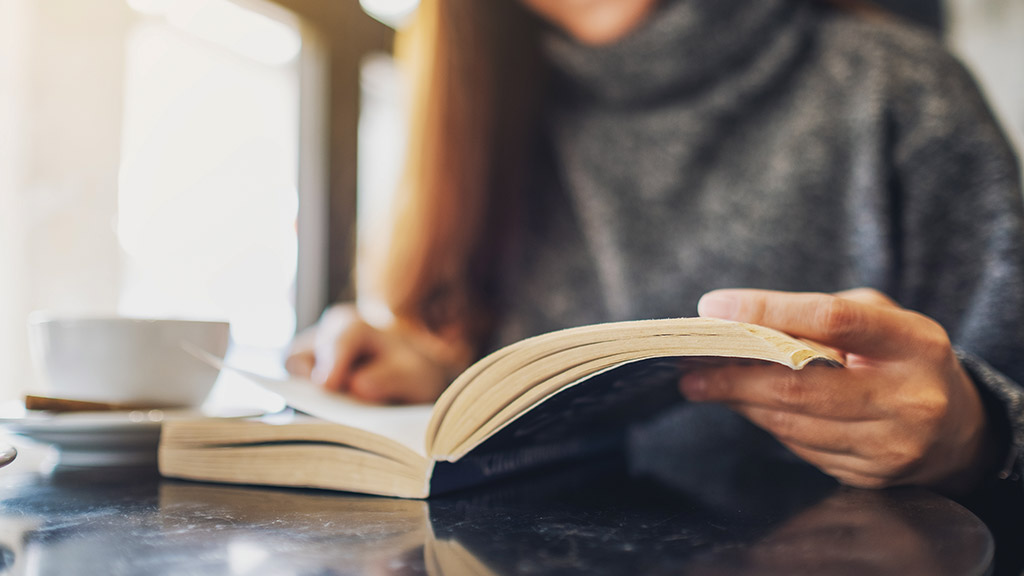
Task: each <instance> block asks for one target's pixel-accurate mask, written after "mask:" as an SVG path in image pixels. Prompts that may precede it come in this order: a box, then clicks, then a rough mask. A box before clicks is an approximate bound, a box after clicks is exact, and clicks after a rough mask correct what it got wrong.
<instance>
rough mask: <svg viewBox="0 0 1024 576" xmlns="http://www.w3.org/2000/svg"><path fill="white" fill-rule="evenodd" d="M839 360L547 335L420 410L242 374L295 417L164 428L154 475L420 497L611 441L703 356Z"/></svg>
mask: <svg viewBox="0 0 1024 576" xmlns="http://www.w3.org/2000/svg"><path fill="white" fill-rule="evenodd" d="M749 360H754V361H764V362H774V363H777V364H781V365H784V366H788V367H789V368H792V369H794V370H799V369H802V368H803V367H804V366H806V365H807V364H809V363H811V362H821V363H823V364H830V365H834V366H840V365H841V364H842V359H841V358H840V357H839V355H837V354H836V353H835V352H834V351H832V350H829V349H827V348H824V347H822V346H819V345H816V344H814V343H811V342H807V341H804V340H800V339H796V338H792V337H790V336H787V335H785V334H782V333H781V332H777V331H775V330H771V329H768V328H763V327H760V326H754V325H750V324H742V323H737V322H728V321H723V320H713V319H705V318H676V319H663V320H639V321H631V322H617V323H607V324H596V325H591V326H583V327H579V328H571V329H567V330H561V331H557V332H550V333H547V334H543V335H540V336H535V337H533V338H529V339H526V340H522V341H519V342H516V343H514V344H511V345H509V346H506V347H505V348H502V349H500V350H498V351H496V352H494V353H492V354H490V355H488V356H486V357H484V358H483V359H481V360H480V361H478V362H476V363H475V364H473V365H472V366H470V367H469V368H468V369H467V370H466V371H465V372H463V373H462V374H461V375H460V376H459V377H458V378H457V379H456V380H455V381H454V382H453V383H452V384H451V386H449V387H448V389H447V390H446V391H445V392H444V393H443V394H442V395H441V397H440V398H439V399H438V401H437V402H436V403H435V404H434V405H432V406H430V405H426V406H377V405H369V404H364V403H360V402H355V401H352V400H350V399H347V398H345V397H344V396H341V395H337V394H332V393H329V392H326V391H323V390H321V389H319V388H317V387H315V386H313V385H312V384H311V383H309V382H305V381H301V380H294V379H293V380H288V381H279V380H273V379H268V378H262V377H259V376H256V375H251V374H250V375H249V376H250V377H251V378H252V379H254V380H255V381H256V382H257V383H258V384H260V385H261V386H263V387H265V388H267V389H268V390H271V391H273V392H276V393H278V394H280V395H281V396H282V397H283V398H284V399H285V401H286V402H287V403H288V404H289V405H290V406H291V407H292V408H294V409H295V410H297V411H300V412H303V413H305V414H306V415H308V416H306V415H298V416H295V417H293V418H289V419H287V420H286V421H284V422H277V421H268V420H251V421H247V420H230V419H223V420H217V419H214V420H196V421H191V422H169V423H167V424H165V425H164V429H163V432H162V435H161V440H160V456H159V461H160V472H161V473H162V474H164V475H165V476H170V477H176V478H185V479H192V480H203V481H212V482H228V483H238V484H263V485H275V486H294V487H310V488H324V489H331V490H344V491H350V492H362V493H367V494H379V495H385V496H398V497H405V498H426V497H429V496H431V495H434V494H439V493H442V492H448V491H451V490H455V489H459V488H464V487H467V486H471V485H474V484H478V483H481V482H484V481H487V480H490V479H494V478H498V477H502V476H505V475H508V474H510V473H512V472H516V471H518V470H522V469H524V468H530V467H535V466H540V465H544V464H549V463H552V462H555V461H558V460H564V459H571V458H580V457H584V456H587V455H591V454H594V453H597V452H601V451H605V450H609V449H612V448H615V447H617V446H619V445H620V444H621V440H622V437H623V431H624V430H625V428H626V427H627V426H628V425H629V424H630V423H632V422H636V421H638V420H642V419H645V418H649V417H651V416H652V415H654V414H655V413H657V412H659V411H661V410H663V409H665V408H667V407H669V406H671V405H673V404H675V403H678V402H682V401H683V398H682V396H681V395H680V393H679V391H678V382H679V378H680V377H681V375H682V373H683V372H685V371H686V370H687V369H689V368H692V367H693V366H694V365H698V364H701V363H706V362H731V361H749Z"/></svg>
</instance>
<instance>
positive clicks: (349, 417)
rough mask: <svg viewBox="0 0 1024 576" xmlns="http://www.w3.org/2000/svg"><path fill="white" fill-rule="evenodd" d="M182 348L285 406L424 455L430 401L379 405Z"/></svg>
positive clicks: (301, 380) (300, 379) (193, 348)
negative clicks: (235, 375)
mask: <svg viewBox="0 0 1024 576" xmlns="http://www.w3.org/2000/svg"><path fill="white" fill-rule="evenodd" d="M185 344H186V343H182V347H183V348H185V350H186V351H187V352H189V353H190V354H192V355H194V356H196V357H197V358H199V359H200V360H202V361H203V362H206V363H208V364H211V365H212V366H215V367H217V368H219V369H221V370H230V371H231V372H234V373H235V374H238V375H240V376H244V377H245V378H246V379H248V380H250V381H251V382H253V383H254V384H256V385H258V386H260V387H261V388H263V389H265V390H268V391H270V392H273V393H274V394H277V395H278V396H280V397H281V398H283V399H284V402H285V404H287V405H288V406H289V407H291V408H294V409H295V410H299V411H301V412H305V413H306V414H309V415H310V416H313V417H315V418H319V419H321V420H326V421H328V422H333V423H335V424H343V425H345V426H351V427H353V428H360V429H362V430H366V431H367V432H371V433H373V434H377V435H379V436H383V437H385V438H389V439H391V440H394V441H395V442H398V443H399V444H401V445H403V446H405V447H407V448H409V449H410V450H412V451H413V452H415V453H416V454H419V455H420V456H424V457H426V455H427V451H426V431H427V423H428V422H429V421H430V412H431V409H432V408H433V405H431V404H419V405H411V406H383V405H380V404H370V403H367V402H361V401H359V400H355V399H353V398H350V397H348V396H345V395H343V394H338V393H336V392H329V391H327V390H324V389H323V388H321V387H320V386H317V385H316V384H314V383H312V382H310V381H309V380H305V379H302V378H295V377H291V378H288V379H284V380H282V379H278V378H271V377H269V376H264V375H262V374H256V373H254V372H249V371H248V370H243V369H241V368H236V367H234V366H229V365H228V364H225V363H224V361H223V360H222V359H220V358H218V357H216V356H214V355H212V354H210V353H208V352H206V351H205V350H201V349H199V348H197V347H195V346H191V345H189V346H186V345H185Z"/></svg>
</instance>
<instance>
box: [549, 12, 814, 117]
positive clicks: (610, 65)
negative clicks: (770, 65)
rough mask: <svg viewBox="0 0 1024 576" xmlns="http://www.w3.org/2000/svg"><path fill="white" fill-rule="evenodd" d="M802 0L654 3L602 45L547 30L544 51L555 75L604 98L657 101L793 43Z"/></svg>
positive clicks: (798, 30) (703, 84)
mask: <svg viewBox="0 0 1024 576" xmlns="http://www.w3.org/2000/svg"><path fill="white" fill-rule="evenodd" d="M805 8H806V2H805V1H804V0H756V1H754V2H751V1H749V0H662V2H661V4H660V5H659V6H658V8H656V9H655V12H654V13H653V14H652V15H651V16H650V17H649V18H648V19H647V20H646V21H645V22H644V23H643V24H641V25H640V27H639V28H638V29H636V30H634V31H633V32H631V33H630V34H629V35H627V36H626V37H624V38H622V39H621V40H619V41H617V42H615V43H612V44H607V45H602V46H587V45H583V44H580V43H578V42H576V41H575V40H573V39H572V38H570V37H569V36H567V35H566V34H564V33H563V32H561V31H559V30H555V29H553V28H552V29H549V30H548V32H547V33H546V34H545V36H544V51H545V53H546V54H547V56H548V60H549V61H550V63H551V65H552V67H553V68H554V71H555V75H556V79H559V80H560V81H562V82H565V83H566V84H567V85H568V87H569V88H571V89H572V90H573V91H574V92H578V93H582V95H585V96H587V97H590V98H594V99H596V100H600V101H605V102H609V103H617V104H628V103H637V102H646V101H652V100H657V99H659V98H661V97H663V96H664V95H666V94H679V93H680V92H684V93H685V92H688V91H691V90H698V89H701V88H706V87H708V85H709V84H713V83H715V82H716V81H717V80H719V79H721V78H723V77H724V76H727V75H729V74H732V73H735V71H736V70H737V68H739V69H742V68H744V67H746V66H757V65H759V62H758V60H759V58H758V55H759V54H763V53H766V52H770V51H771V50H772V47H773V45H775V44H777V43H780V42H781V43H787V44H793V36H794V35H795V34H800V33H801V31H802V30H803V26H802V24H801V23H802V22H803V21H804V18H802V17H801V16H802V14H803V13H805V12H806V10H805Z"/></svg>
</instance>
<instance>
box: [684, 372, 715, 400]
mask: <svg viewBox="0 0 1024 576" xmlns="http://www.w3.org/2000/svg"><path fill="white" fill-rule="evenodd" d="M680 389H681V390H682V392H683V396H686V398H687V399H688V400H700V399H702V398H704V396H705V395H706V394H707V389H708V382H707V380H705V379H704V377H703V376H700V375H699V374H687V375H686V376H683V380H682V382H680Z"/></svg>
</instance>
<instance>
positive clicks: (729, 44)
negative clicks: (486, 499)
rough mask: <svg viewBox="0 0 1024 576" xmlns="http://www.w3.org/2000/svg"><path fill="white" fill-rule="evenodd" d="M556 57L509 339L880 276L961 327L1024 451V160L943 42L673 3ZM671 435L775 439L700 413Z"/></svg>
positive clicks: (512, 271) (559, 41)
mask: <svg viewBox="0 0 1024 576" xmlns="http://www.w3.org/2000/svg"><path fill="white" fill-rule="evenodd" d="M545 52H546V54H547V57H548V60H549V62H550V65H551V69H552V81H551V82H549V93H548V99H547V109H546V115H545V123H544V126H545V130H544V135H545V139H544V144H543V146H541V147H540V148H539V150H540V151H541V152H542V153H541V154H538V156H541V157H542V158H543V160H544V161H543V163H542V168H541V169H539V170H537V180H536V185H535V186H533V187H531V188H530V190H528V191H527V192H526V193H525V197H526V204H527V206H528V208H529V209H528V210H527V214H528V217H527V221H526V222H525V227H524V230H523V232H524V233H523V235H522V241H521V242H520V243H519V246H520V248H521V250H520V251H519V253H518V256H516V257H514V258H512V259H511V261H510V262H509V263H508V266H507V267H506V269H505V276H504V280H503V282H502V285H503V286H504V288H505V289H506V290H507V292H506V298H505V299H504V316H503V318H504V319H503V321H502V323H501V324H500V327H499V332H498V344H503V343H507V342H510V341H513V340H516V339H519V338H522V337H525V336H528V335H531V334H535V333H539V332H543V331H547V330H551V329H555V328H561V327H566V326H572V325H579V324H585V323H592V322H599V321H608V320H620V319H631V318H655V317H669V316H687V315H694V314H695V312H696V302H697V300H698V298H699V297H700V296H701V295H702V294H703V293H705V292H707V291H708V290H711V289H715V288H723V287H757V288H769V289H777V290H792V291H825V292H832V291H837V290H843V289H847V288H852V287H857V286H869V287H873V288H876V289H878V290H880V291H882V292H884V293H886V294H888V295H890V296H891V297H893V298H895V299H896V300H897V301H899V302H900V304H902V305H903V306H905V307H907V308H911V309H914V310H918V311H920V312H923V313H925V314H927V315H928V316H931V317H932V318H935V319H936V320H938V321H939V322H940V323H941V324H942V325H943V326H944V327H945V328H946V330H947V331H948V332H949V334H950V336H951V338H952V340H953V342H954V345H955V346H956V347H957V350H958V352H959V354H960V356H961V359H962V361H963V363H964V365H965V366H966V368H967V369H968V371H969V372H970V373H971V374H972V376H973V377H974V379H975V381H976V382H977V384H978V386H979V389H980V390H981V391H982V394H983V397H984V398H985V399H986V401H987V402H988V405H989V411H990V414H991V415H992V418H993V421H994V422H995V423H996V426H997V427H999V428H1000V430H1001V433H1002V436H1003V438H1004V439H1005V441H1006V443H1007V446H1008V447H1009V446H1010V445H1011V443H1012V444H1016V446H1017V447H1019V448H1020V453H1021V454H1024V391H1022V388H1021V386H1020V385H1019V384H1018V383H1019V382H1024V235H1022V230H1024V229H1022V222H1024V220H1022V206H1021V204H1022V203H1021V190H1020V186H1019V182H1020V180H1019V177H1018V172H1017V163H1016V159H1015V157H1014V155H1013V152H1012V151H1011V148H1010V147H1009V146H1008V144H1007V142H1006V140H1005V138H1004V136H1003V134H1002V133H1001V132H1000V129H999V128H998V126H997V125H996V123H995V121H994V120H993V117H992V115H991V114H990V112H989V110H988V108H987V107H986V104H985V102H984V101H983V99H982V97H981V96H980V95H979V92H978V89H977V88H976V86H975V84H974V82H973V81H972V79H971V78H970V77H969V75H968V74H967V73H966V72H965V71H964V69H963V68H962V66H961V65H960V64H959V63H957V62H956V61H955V60H954V59H953V58H952V57H951V56H950V55H948V54H947V53H946V52H945V50H944V49H943V47H942V46H941V45H940V44H939V42H938V41H937V40H936V39H935V38H933V37H932V36H931V35H929V34H928V33H925V32H923V31H919V30H916V29H912V28H910V27H909V26H906V25H903V24H901V23H898V22H895V21H888V22H887V21H869V20H866V19H861V18H859V17H856V16H853V15H850V14H846V13H841V12H836V11H834V10H833V9H830V8H828V7H826V6H824V5H819V4H817V3H814V2H804V1H801V0H758V1H757V2H748V1H744V0H666V2H664V3H663V4H662V5H661V6H660V8H659V9H658V11H657V12H656V13H655V14H654V15H653V16H652V17H651V18H650V19H649V21H648V22H646V23H645V24H644V25H643V26H642V27H641V28H640V29H639V30H637V31H635V32H633V33H632V34H631V35H629V36H628V37H626V38H625V39H623V40H621V41H619V42H617V43H615V44H613V45H610V46H603V47H586V46H582V45H580V44H577V43H574V42H573V41H572V40H570V39H569V38H567V37H565V36H563V35H561V34H559V33H557V32H555V31H551V32H549V33H548V34H547V36H546V37H545ZM712 413H713V414H712ZM653 429H654V430H656V431H657V433H656V434H654V435H653V436H652V437H654V438H657V441H658V442H662V443H664V442H670V440H666V439H670V438H673V437H674V438H679V437H693V436H694V435H695V434H698V433H699V434H700V435H702V436H703V437H707V436H709V435H710V434H711V433H710V432H708V431H709V430H715V432H714V435H715V436H716V437H735V436H736V435H739V436H740V437H744V436H746V435H749V434H756V431H753V430H750V429H749V426H748V425H746V424H745V423H743V422H740V421H738V418H737V417H733V416H731V413H727V412H726V411H724V410H721V411H718V412H715V409H714V408H711V407H707V408H705V407H699V406H685V405H684V406H683V407H682V408H681V410H680V411H678V412H677V413H675V414H672V415H671V416H669V417H668V418H667V419H666V420H664V421H663V422H661V423H659V424H656V425H654V428H653ZM1011 439H1012V442H1011ZM662 448H664V446H663V447H662ZM1022 462H1024V461H1022V460H1018V461H1017V467H1018V471H1020V466H1021V464H1022Z"/></svg>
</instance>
